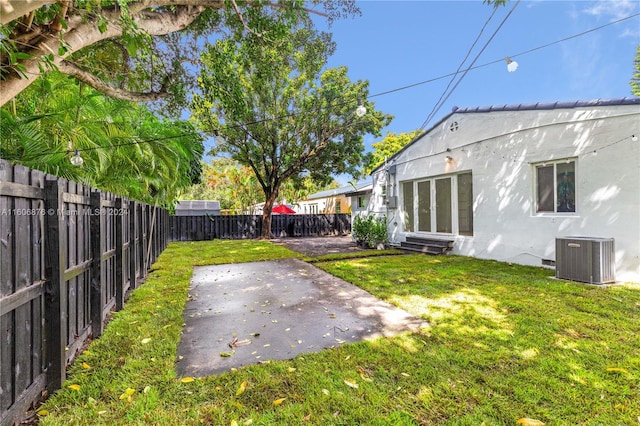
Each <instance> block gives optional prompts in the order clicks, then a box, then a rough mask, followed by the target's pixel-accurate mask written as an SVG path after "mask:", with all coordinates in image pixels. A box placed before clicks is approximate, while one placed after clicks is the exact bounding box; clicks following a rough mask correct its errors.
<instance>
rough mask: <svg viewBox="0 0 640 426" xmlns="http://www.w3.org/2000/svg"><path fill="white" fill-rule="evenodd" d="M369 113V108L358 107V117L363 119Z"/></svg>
mask: <svg viewBox="0 0 640 426" xmlns="http://www.w3.org/2000/svg"><path fill="white" fill-rule="evenodd" d="M366 113H367V108H365V106H364V105H362V104H360V105H358V108H356V115H357V116H358V117H362V116H364V115H365V114H366Z"/></svg>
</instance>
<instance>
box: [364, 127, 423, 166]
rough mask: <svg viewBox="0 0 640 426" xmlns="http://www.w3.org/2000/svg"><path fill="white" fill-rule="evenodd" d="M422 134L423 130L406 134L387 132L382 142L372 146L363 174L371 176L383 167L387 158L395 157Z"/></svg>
mask: <svg viewBox="0 0 640 426" xmlns="http://www.w3.org/2000/svg"><path fill="white" fill-rule="evenodd" d="M421 133H422V131H421V130H414V131H413V132H406V133H392V132H387V134H386V135H385V137H384V138H383V139H382V140H381V141H379V142H375V143H373V144H371V147H372V148H373V151H372V152H370V153H369V154H368V155H367V159H366V163H365V166H364V168H363V174H364V175H369V174H371V172H372V171H373V170H375V169H376V168H377V167H378V166H380V165H382V164H383V163H384V162H385V161H386V159H387V158H389V157H391V156H393V155H395V154H396V153H397V152H398V151H400V150H401V149H402V148H404V147H405V145H407V144H408V143H409V142H411V141H412V140H414V139H415V138H417V137H418V136H419V135H420V134H421Z"/></svg>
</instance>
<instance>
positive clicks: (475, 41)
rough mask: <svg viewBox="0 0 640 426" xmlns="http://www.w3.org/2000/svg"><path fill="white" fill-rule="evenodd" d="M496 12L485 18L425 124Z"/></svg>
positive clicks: (428, 118)
mask: <svg viewBox="0 0 640 426" xmlns="http://www.w3.org/2000/svg"><path fill="white" fill-rule="evenodd" d="M497 11H498V8H497V7H494V8H493V11H492V12H491V15H489V18H487V20H486V21H485V23H484V25H483V26H482V28H481V29H480V32H479V33H478V36H477V37H476V39H475V40H474V41H473V44H472V45H471V47H470V48H469V50H467V54H466V55H465V57H464V59H463V60H462V62H460V65H458V69H457V70H456V72H455V73H454V74H453V75H452V76H451V80H449V84H447V87H446V88H445V89H444V91H443V92H442V94H441V95H440V98H439V99H438V102H436V104H435V105H434V106H433V109H432V110H431V112H430V113H429V115H428V116H427V119H426V120H425V123H426V122H428V121H429V120H430V117H431V116H432V115H433V114H435V112H436V107H438V105H439V104H440V102H441V101H442V102H444V101H443V100H442V98H443V97H444V95H445V93H447V90H449V87H451V83H453V81H454V80H455V79H456V77H457V75H458V73H459V72H460V69H461V68H462V66H463V65H464V63H465V62H467V59H469V55H471V52H472V51H473V49H474V48H475V47H476V44H477V43H478V40H480V37H481V36H482V33H483V32H484V30H485V28H487V25H489V22H491V19H492V18H493V16H494V15H495V14H496V12H497Z"/></svg>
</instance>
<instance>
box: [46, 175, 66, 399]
mask: <svg viewBox="0 0 640 426" xmlns="http://www.w3.org/2000/svg"><path fill="white" fill-rule="evenodd" d="M63 189H64V188H63V186H62V185H61V184H60V182H58V180H46V181H45V199H44V208H45V212H46V216H45V223H46V236H45V244H46V256H45V276H46V277H47V281H46V286H45V318H47V320H46V336H45V356H46V365H47V389H49V391H50V392H53V391H54V390H57V389H60V388H61V387H62V383H63V382H64V380H65V378H66V370H65V364H66V360H67V354H66V346H67V304H68V303H67V289H66V281H65V279H64V271H65V268H66V263H67V259H66V246H67V244H66V239H67V235H66V229H65V228H66V225H65V217H64V214H65V212H64V201H63V195H62V194H63Z"/></svg>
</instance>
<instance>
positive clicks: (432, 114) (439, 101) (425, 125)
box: [420, 0, 520, 130]
mask: <svg viewBox="0 0 640 426" xmlns="http://www.w3.org/2000/svg"><path fill="white" fill-rule="evenodd" d="M518 4H520V0H518V1H517V2H516V3H515V4H514V5H513V7H512V8H511V10H510V11H509V13H507V15H506V16H505V17H504V18H503V19H502V22H500V25H498V28H496V29H495V31H494V32H493V34H491V37H489V40H487V42H486V43H485V44H484V46H482V49H480V52H478V54H477V55H476V57H475V58H474V59H473V61H472V62H471V65H470V67H472V66H473V65H474V64H475V63H476V61H477V60H478V59H480V55H482V53H484V51H485V50H486V49H487V47H489V44H490V43H491V42H492V41H493V39H494V38H495V36H496V35H497V34H498V31H500V29H501V28H502V26H503V25H504V23H505V22H507V19H509V17H510V16H511V14H512V13H513V11H514V10H515V9H516V7H517V6H518ZM494 12H495V10H494ZM491 16H493V14H492V15H491ZM489 19H491V18H489ZM488 22H489V21H487V23H488ZM486 25H487V24H485V26H486ZM483 29H484V27H483ZM480 34H482V32H480ZM480 34H478V38H479V37H480ZM477 41H478V39H476V42H477ZM476 42H474V43H473V45H474V46H475V43H476ZM471 48H472V49H473V46H472V47H471ZM470 53H471V49H470V50H469V52H468V53H467V56H466V57H465V59H464V60H463V61H462V63H461V64H460V66H459V67H458V70H457V71H456V76H457V74H458V73H459V72H460V68H462V64H463V63H464V62H465V61H466V60H467V57H469V54H470ZM468 72H469V68H467V69H466V70H465V71H464V72H463V74H462V76H460V78H459V79H458V81H457V82H456V84H455V86H453V88H452V89H451V91H450V92H449V93H448V94H447V95H446V96H444V95H445V93H447V90H448V89H449V86H450V85H451V82H453V80H455V77H456V76H454V77H453V78H452V79H451V81H450V82H449V85H447V88H446V89H445V90H444V92H442V95H440V99H438V102H436V104H435V105H434V107H433V109H432V110H431V112H430V113H429V115H428V116H427V118H426V119H425V120H424V122H423V123H422V125H421V126H420V130H424V129H425V128H426V127H427V124H429V121H431V119H432V118H433V116H434V115H436V113H437V112H438V111H440V108H442V105H444V103H445V102H446V101H447V99H449V96H451V94H452V93H453V91H454V90H456V88H457V87H458V85H459V84H460V82H461V81H462V79H463V78H464V77H465V76H466V75H467V73H468ZM443 97H444V99H443Z"/></svg>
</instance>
